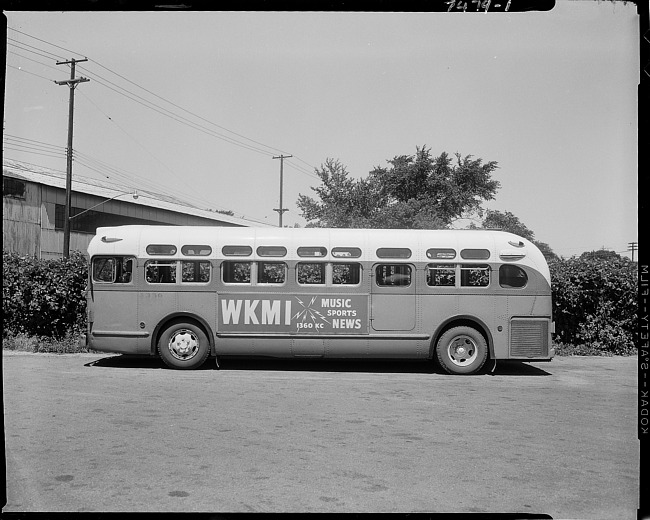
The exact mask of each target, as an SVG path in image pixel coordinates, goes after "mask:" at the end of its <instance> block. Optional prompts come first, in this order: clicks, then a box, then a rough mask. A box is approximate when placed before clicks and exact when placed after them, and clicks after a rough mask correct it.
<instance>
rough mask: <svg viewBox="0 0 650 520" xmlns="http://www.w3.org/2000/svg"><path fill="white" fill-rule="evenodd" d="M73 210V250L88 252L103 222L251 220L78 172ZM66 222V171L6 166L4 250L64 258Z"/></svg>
mask: <svg viewBox="0 0 650 520" xmlns="http://www.w3.org/2000/svg"><path fill="white" fill-rule="evenodd" d="M89 208H92V209H89ZM85 210H89V211H85ZM70 214H71V215H72V218H71V220H70V222H71V233H70V251H74V250H79V251H82V252H84V253H85V252H86V248H87V247H88V244H89V243H90V239H91V238H92V237H93V235H94V234H95V231H96V229H97V228H98V227H100V226H116V225H125V224H154V225H155V224H165V225H184V226H188V225H191V226H241V227H248V226H250V225H251V222H249V221H247V220H243V219H239V218H236V217H231V216H229V215H225V214H222V213H217V212H213V211H208V210H203V209H199V208H196V207H193V206H190V205H187V204H184V203H182V202H181V201H178V200H176V199H174V198H173V197H170V196H168V195H161V194H157V193H153V192H150V191H141V190H138V191H137V192H135V191H134V190H132V189H130V188H127V187H122V186H117V185H115V184H110V183H108V182H102V181H97V180H94V179H92V180H91V179H84V178H78V177H77V176H75V177H74V178H73V183H72V204H71V213H70ZM76 215H78V216H76ZM64 221H65V174H61V173H58V172H51V171H39V170H36V169H27V168H25V167H24V166H22V165H16V166H13V167H12V166H4V167H3V170H2V247H3V249H4V250H7V251H14V252H17V253H19V254H23V255H30V256H36V257H37V258H57V257H61V256H62V254H63V225H64ZM256 225H257V224H256Z"/></svg>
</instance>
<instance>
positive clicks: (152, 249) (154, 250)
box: [147, 244, 176, 255]
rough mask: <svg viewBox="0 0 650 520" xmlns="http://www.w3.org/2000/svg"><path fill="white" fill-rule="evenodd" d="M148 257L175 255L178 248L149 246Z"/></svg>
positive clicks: (168, 245)
mask: <svg viewBox="0 0 650 520" xmlns="http://www.w3.org/2000/svg"><path fill="white" fill-rule="evenodd" d="M147 254H148V255H175V254H176V246H172V245H171V244H150V245H148V246H147Z"/></svg>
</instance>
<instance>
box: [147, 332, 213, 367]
mask: <svg viewBox="0 0 650 520" xmlns="http://www.w3.org/2000/svg"><path fill="white" fill-rule="evenodd" d="M158 353H159V354H160V357H161V358H162V360H163V361H164V362H165V364H166V365H167V366H168V367H171V368H179V369H186V370H191V369H194V368H199V367H200V366H201V365H202V364H203V363H204V362H205V360H206V359H207V357H208V355H209V354H210V342H209V341H208V337H207V336H206V335H205V332H203V329H201V328H200V327H198V326H197V325H195V324H193V323H189V322H183V321H175V322H173V323H172V324H171V325H169V326H168V327H167V328H166V329H165V330H164V331H163V333H162V334H161V335H160V339H159V340H158Z"/></svg>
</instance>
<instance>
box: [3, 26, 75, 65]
mask: <svg viewBox="0 0 650 520" xmlns="http://www.w3.org/2000/svg"><path fill="white" fill-rule="evenodd" d="M7 29H9V30H10V31H14V32H17V33H20V34H22V35H23V36H27V37H29V38H33V39H34V40H38V41H39V42H42V43H46V44H47V45H51V46H52V47H56V48H57V49H61V50H63V51H65V52H67V53H68V54H76V55H77V56H83V54H80V53H78V52H76V51H71V50H70V49H66V48H65V47H61V46H59V45H55V44H53V43H50V42H48V41H45V40H41V39H40V38H37V37H36V36H32V35H31V34H27V33H25V32H22V31H19V30H18V29H14V28H13V27H7ZM45 52H48V51H45ZM50 54H52V53H50ZM53 56H56V55H55V54H53ZM56 57H57V58H61V57H60V56H56Z"/></svg>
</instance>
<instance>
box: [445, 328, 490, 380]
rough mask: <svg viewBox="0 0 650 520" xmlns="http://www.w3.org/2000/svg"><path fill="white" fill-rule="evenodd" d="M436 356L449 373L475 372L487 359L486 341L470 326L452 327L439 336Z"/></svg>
mask: <svg viewBox="0 0 650 520" xmlns="http://www.w3.org/2000/svg"><path fill="white" fill-rule="evenodd" d="M436 356H437V357H438V361H439V362H440V366H442V368H443V369H445V371H447V372H448V373H450V374H475V373H476V372H478V371H479V370H480V369H481V367H482V366H483V364H484V363H485V361H486V360H487V357H488V348H487V342H486V341H485V338H484V337H483V334H481V333H480V332H479V331H478V330H476V329H474V328H472V327H454V328H452V329H449V330H448V331H446V332H445V333H444V334H443V335H442V336H440V339H439V340H438V344H437V345H436Z"/></svg>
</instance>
